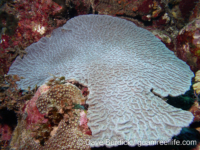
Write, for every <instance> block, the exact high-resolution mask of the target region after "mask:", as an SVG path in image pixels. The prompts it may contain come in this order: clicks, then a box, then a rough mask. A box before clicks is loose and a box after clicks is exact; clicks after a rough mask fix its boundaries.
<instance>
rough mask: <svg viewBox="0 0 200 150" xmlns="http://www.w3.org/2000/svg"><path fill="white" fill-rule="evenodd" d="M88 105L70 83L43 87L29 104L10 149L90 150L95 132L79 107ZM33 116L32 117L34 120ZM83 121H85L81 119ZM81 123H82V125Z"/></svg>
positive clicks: (15, 132) (19, 122) (19, 121)
mask: <svg viewBox="0 0 200 150" xmlns="http://www.w3.org/2000/svg"><path fill="white" fill-rule="evenodd" d="M81 103H85V97H84V96H83V95H82V93H81V90H80V89H78V88H77V87H76V86H75V85H72V84H70V83H63V84H56V85H52V86H46V85H42V86H41V87H40V88H39V89H38V91H37V92H36V94H35V96H34V97H33V99H32V100H30V101H29V102H28V103H27V104H26V108H25V109H24V114H23V116H24V117H22V118H21V119H20V120H18V126H17V127H16V129H15V131H14V137H13V140H12V141H11V144H10V146H11V147H12V148H13V149H14V148H16V149H38V150H40V149H41V150H43V149H50V150H51V149H52V150H55V149H90V147H89V145H88V144H87V140H89V139H90V135H91V131H90V129H89V128H88V126H87V122H83V121H82V120H83V119H85V117H86V116H85V115H84V117H82V115H80V114H83V110H81V109H74V105H75V104H81ZM31 116H32V117H31ZM81 118H82V119H81ZM80 122H81V123H80Z"/></svg>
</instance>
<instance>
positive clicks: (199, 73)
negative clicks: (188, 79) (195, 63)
mask: <svg viewBox="0 0 200 150" xmlns="http://www.w3.org/2000/svg"><path fill="white" fill-rule="evenodd" d="M199 81H200V70H199V71H197V72H196V74H195V82H196V83H195V84H193V89H194V91H195V92H196V94H200V82H199Z"/></svg>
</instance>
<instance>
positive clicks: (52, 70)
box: [9, 15, 194, 147]
mask: <svg viewBox="0 0 200 150" xmlns="http://www.w3.org/2000/svg"><path fill="white" fill-rule="evenodd" d="M26 52H27V55H25V56H24V58H23V59H21V58H19V57H18V58H17V59H16V60H15V62H14V63H13V64H12V66H11V67H10V70H9V74H17V75H18V76H23V77H24V78H25V79H23V80H20V81H19V82H18V85H19V87H20V88H22V89H24V88H27V87H28V86H30V87H31V88H33V87H34V86H35V85H36V84H37V85H41V84H43V83H44V82H45V81H47V80H48V79H49V78H50V75H49V74H54V75H58V76H65V78H66V79H75V80H77V81H79V82H81V83H83V84H85V85H87V87H88V88H89V91H90V94H89V96H88V99H87V102H86V103H87V104H89V109H88V114H87V117H88V119H89V122H88V126H89V127H90V129H91V131H92V137H91V140H90V143H89V144H90V146H92V147H99V146H102V145H106V146H107V147H110V146H117V145H118V143H116V142H114V141H119V140H123V141H130V142H129V143H128V145H129V146H135V145H137V144H139V142H140V141H152V140H153V141H160V140H161V141H163V140H165V141H167V140H170V139H171V138H172V136H174V135H177V134H178V133H179V132H180V130H181V128H182V127H185V126H188V125H189V124H190V123H191V121H192V120H193V115H192V113H191V112H189V111H184V110H182V109H178V108H174V107H173V106H171V105H169V104H167V103H166V102H165V101H164V100H162V98H160V97H165V96H168V95H171V96H178V95H180V94H183V93H184V92H185V91H186V90H189V87H190V85H191V78H192V77H193V76H194V75H193V73H192V71H191V70H190V68H189V66H188V65H187V64H186V63H185V62H184V61H182V60H180V59H178V58H177V57H176V56H175V55H174V53H173V52H172V51H170V50H169V49H168V48H166V46H165V45H164V44H163V43H162V42H161V41H160V40H159V39H157V38H156V37H155V36H154V35H153V34H152V33H150V32H149V31H147V30H145V29H142V28H140V27H137V26H136V25H135V24H133V23H132V22H130V21H127V20H124V19H120V18H117V17H111V16H107V15H83V16H78V17H75V18H73V19H70V20H69V21H68V22H67V23H66V24H65V25H64V26H63V27H60V28H57V29H56V30H54V31H53V33H52V35H51V37H49V38H46V37H43V38H42V39H41V40H40V41H38V42H37V43H34V44H32V45H31V46H29V47H27V48H26ZM45 103H47V101H45ZM51 103H53V102H51ZM42 111H43V110H42ZM106 140H107V141H106ZM99 141H100V142H99ZM108 141H110V142H108ZM111 141H112V143H111ZM113 143H114V144H113Z"/></svg>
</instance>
